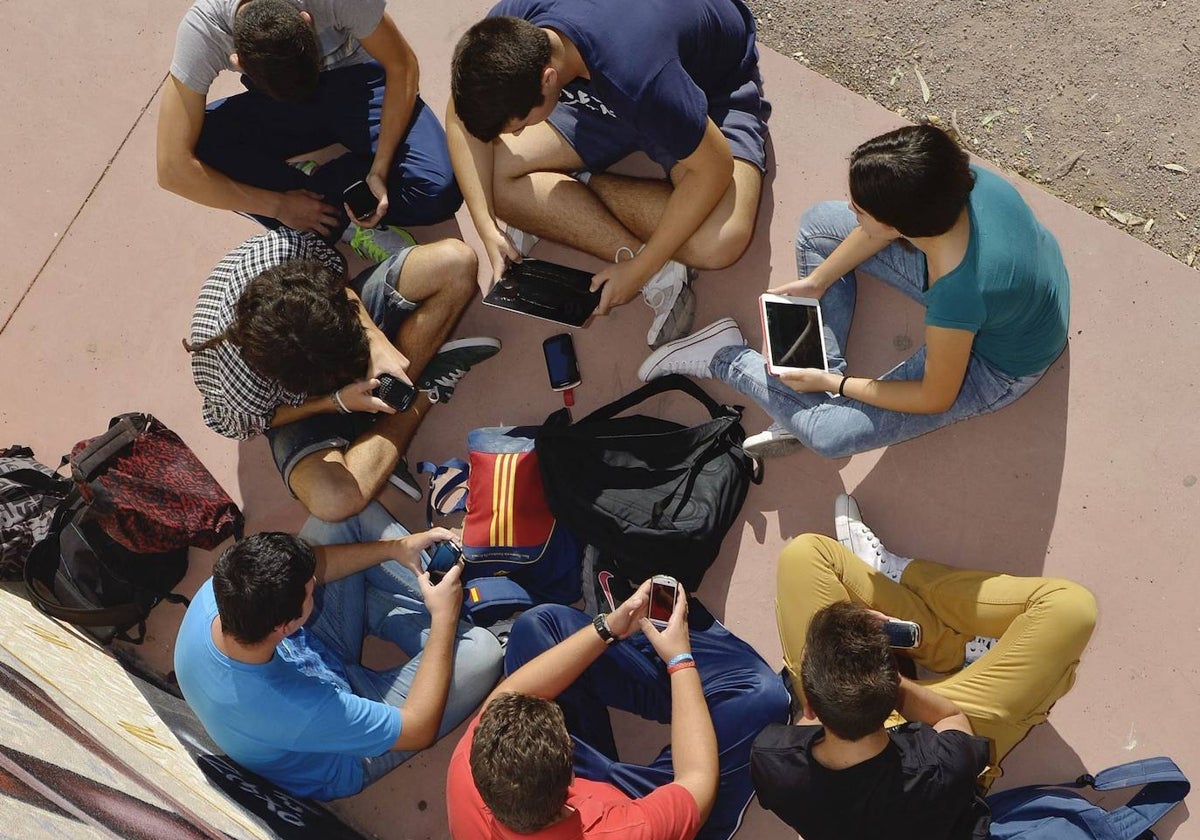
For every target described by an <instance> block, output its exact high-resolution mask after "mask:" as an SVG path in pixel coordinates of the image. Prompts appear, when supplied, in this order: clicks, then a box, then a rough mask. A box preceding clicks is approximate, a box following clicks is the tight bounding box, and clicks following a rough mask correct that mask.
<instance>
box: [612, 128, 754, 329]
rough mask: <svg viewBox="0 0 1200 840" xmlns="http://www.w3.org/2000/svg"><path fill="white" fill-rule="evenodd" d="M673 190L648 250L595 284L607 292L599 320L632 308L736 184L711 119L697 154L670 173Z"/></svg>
mask: <svg viewBox="0 0 1200 840" xmlns="http://www.w3.org/2000/svg"><path fill="white" fill-rule="evenodd" d="M672 176H673V178H674V180H675V188H674V189H673V190H672V191H671V197H670V198H669V199H668V200H667V205H666V207H664V208H663V214H662V219H661V220H660V222H659V225H658V227H657V228H656V229H655V231H654V233H653V234H652V235H651V236H650V239H649V240H648V241H647V242H646V244H645V247H644V248H642V250H641V252H640V253H639V254H637V256H635V257H634V258H633V259H631V260H627V261H625V262H621V263H617V264H616V265H613V266H611V267H609V268H606V269H604V270H603V271H601V272H600V273H599V274H597V275H596V276H595V278H593V280H592V289H593V290H595V289H600V288H603V292H602V294H601V297H600V306H599V307H598V309H597V314H605V313H607V312H608V311H609V310H611V309H612V307H614V306H620V305H622V304H625V303H628V302H629V301H630V300H632V299H633V297H634V296H635V295H636V294H637V293H638V292H639V291H640V290H641V288H642V287H643V286H644V285H646V281H648V280H649V279H650V277H651V275H653V274H654V272H656V271H658V270H659V269H660V268H662V267H663V265H664V264H665V263H666V262H667V260H669V259H671V258H672V257H673V256H674V255H675V252H676V251H678V250H679V249H680V247H681V246H682V245H683V243H684V242H686V241H687V240H688V238H689V237H690V236H691V235H692V234H694V233H695V232H696V231H697V230H698V229H699V227H700V225H701V224H703V223H704V220H705V219H707V218H708V216H709V214H710V213H712V211H713V208H715V207H716V206H717V204H718V203H719V202H720V201H721V198H722V196H724V195H725V191H726V190H728V189H729V186H730V184H731V183H732V182H733V154H732V153H731V152H730V150H729V143H728V142H726V140H725V138H724V136H723V135H722V134H721V130H720V129H719V128H717V126H716V123H714V122H713V121H712V120H711V119H709V120H708V124H707V126H706V127H705V130H704V136H703V138H702V139H701V140H700V145H699V146H697V147H696V150H695V151H694V152H692V153H691V154H690V155H688V156H687V157H686V158H684V159H683V160H681V161H679V163H678V164H676V169H675V170H672Z"/></svg>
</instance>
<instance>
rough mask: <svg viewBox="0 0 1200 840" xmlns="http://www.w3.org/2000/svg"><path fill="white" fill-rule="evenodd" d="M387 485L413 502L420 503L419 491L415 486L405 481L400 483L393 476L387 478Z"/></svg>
mask: <svg viewBox="0 0 1200 840" xmlns="http://www.w3.org/2000/svg"><path fill="white" fill-rule="evenodd" d="M388 484H390V485H392V486H393V487H395V488H396V489H397V490H399V491H400V492H401V493H403V494H404V495H405V496H408V498H410V499H412V500H413V501H414V502H419V501H421V489H420V488H419V487H417V486H415V485H412V484H409V483H408V482H406V481H401V480H400V479H399V478H398V477H397V476H396V475H394V474H393V475H389V476H388Z"/></svg>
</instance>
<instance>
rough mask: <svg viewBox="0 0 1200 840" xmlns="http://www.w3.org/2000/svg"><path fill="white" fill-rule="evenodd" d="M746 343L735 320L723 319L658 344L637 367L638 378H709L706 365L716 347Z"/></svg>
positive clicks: (714, 352)
mask: <svg viewBox="0 0 1200 840" xmlns="http://www.w3.org/2000/svg"><path fill="white" fill-rule="evenodd" d="M745 344H746V340H745V339H744V338H742V331H741V330H739V329H738V325H737V322H736V321H734V320H733V319H732V318H722V319H721V320H720V321H716V322H714V323H712V324H709V325H708V326H707V327H705V328H704V329H702V330H697V331H696V332H694V333H692V334H691V335H689V336H686V337H684V338H680V339H677V340H675V341H672V342H670V343H668V344H664V345H663V346H662V347H659V348H658V349H657V350H655V351H654V352H653V353H651V354H650V355H649V356H647V357H646V361H644V362H642V366H641V367H640V368H638V379H640V380H642V381H643V382H649V381H650V380H651V379H657V378H658V377H660V376H666V375H667V374H669V373H683V374H686V375H688V376H694V377H696V378H697V379H708V378H709V377H710V376H712V374H711V373H710V372H709V365H710V364H711V363H712V359H713V356H715V355H716V354H717V351H718V350H721V349H724V348H725V347H742V346H744V345H745Z"/></svg>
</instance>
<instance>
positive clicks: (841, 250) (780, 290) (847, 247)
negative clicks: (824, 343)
mask: <svg viewBox="0 0 1200 840" xmlns="http://www.w3.org/2000/svg"><path fill="white" fill-rule="evenodd" d="M895 241H896V240H894V239H883V238H873V237H871V236H868V235H867V233H866V231H864V230H863V229H862V228H861V227H856V228H855V229H854V230H852V231H850V233H849V234H847V236H846V238H845V239H843V240H842V244H840V245H838V246H837V247H836V248H834V249H833V253H831V254H830V255H829V256H828V257H826V258H825V261H824V262H822V263H821V264H820V265H819V266H817V267H816V268H815V269H813V272H812V273H811V274H809V275H808V276H807V277H801V278H799V279H796V280H793V281H791V282H790V283H785V284H783V285H782V286H777V287H775V288H774V289H768V291H769V292H771V294H775V295H795V296H797V297H811V298H820V297H821V295H823V294H824V293H825V290H826V289H828V288H829V287H830V286H832V285H833V283H834V281H835V280H837V279H838V278H839V277H841V276H842V275H844V274H846V273H848V272H850V271H853V270H854V269H855V268H858V266H859V265H861V264H862V263H863V262H865V261H866V260H868V259H870V258H871V257H873V256H875V255H876V254H878V253H879V252H880V251H882V250H883V249H884V248H886V247H887V246H888V245H891V244H892V243H893V242H895Z"/></svg>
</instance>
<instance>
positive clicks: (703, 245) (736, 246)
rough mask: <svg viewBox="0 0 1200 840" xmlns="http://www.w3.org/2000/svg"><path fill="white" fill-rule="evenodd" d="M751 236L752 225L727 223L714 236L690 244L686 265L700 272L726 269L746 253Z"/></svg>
mask: <svg viewBox="0 0 1200 840" xmlns="http://www.w3.org/2000/svg"><path fill="white" fill-rule="evenodd" d="M753 235H754V226H753V225H752V224H741V223H738V222H727V223H726V224H724V225H722V226H721V228H720V230H719V232H718V233H717V235H716V236H708V237H704V238H703V239H702V240H699V241H693V242H692V243H690V244H691V247H690V248H689V249H688V251H689V253H688V260H687V263H688V265H690V266H691V267H692V268H698V269H700V270H701V271H717V270H719V269H722V268H728V267H729V266H731V265H733V264H734V263H735V262H737V261H738V260H739V259H741V256H742V254H744V253H746V248H748V247H749V246H750V238H751V237H752V236H753Z"/></svg>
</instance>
